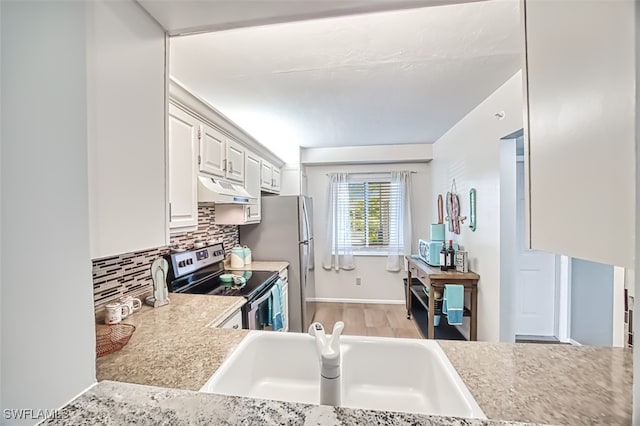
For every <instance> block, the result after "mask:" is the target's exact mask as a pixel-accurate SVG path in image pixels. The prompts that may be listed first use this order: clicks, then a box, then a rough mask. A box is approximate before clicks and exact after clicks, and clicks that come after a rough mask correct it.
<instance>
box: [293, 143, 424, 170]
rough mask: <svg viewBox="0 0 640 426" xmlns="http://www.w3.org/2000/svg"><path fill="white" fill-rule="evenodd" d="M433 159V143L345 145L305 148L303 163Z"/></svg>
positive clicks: (301, 155)
mask: <svg viewBox="0 0 640 426" xmlns="http://www.w3.org/2000/svg"><path fill="white" fill-rule="evenodd" d="M432 159H433V146H432V145H431V144H426V143H422V144H402V145H369V146H343V147H334V148H303V149H301V150H300V162H301V163H302V164H310V165H311V164H316V165H319V164H374V163H385V164H388V163H404V162H406V161H412V162H415V163H418V162H429V161H431V160H432Z"/></svg>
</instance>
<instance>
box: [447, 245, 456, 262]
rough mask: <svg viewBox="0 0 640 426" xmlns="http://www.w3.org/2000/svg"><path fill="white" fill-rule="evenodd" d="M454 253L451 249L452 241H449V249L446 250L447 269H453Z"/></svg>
mask: <svg viewBox="0 0 640 426" xmlns="http://www.w3.org/2000/svg"><path fill="white" fill-rule="evenodd" d="M455 259H456V252H455V250H454V249H453V240H449V249H448V250H447V269H455V267H456V260H455Z"/></svg>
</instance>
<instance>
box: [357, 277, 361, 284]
mask: <svg viewBox="0 0 640 426" xmlns="http://www.w3.org/2000/svg"><path fill="white" fill-rule="evenodd" d="M361 284H362V278H360V277H356V285H361Z"/></svg>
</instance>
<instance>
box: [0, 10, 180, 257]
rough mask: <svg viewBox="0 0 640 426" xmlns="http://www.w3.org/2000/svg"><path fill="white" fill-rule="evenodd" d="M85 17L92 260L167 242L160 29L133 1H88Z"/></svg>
mask: <svg viewBox="0 0 640 426" xmlns="http://www.w3.org/2000/svg"><path fill="white" fill-rule="evenodd" d="M3 7H4V4H3ZM86 18H87V24H88V25H87V34H86V40H83V41H82V43H85V42H86V63H87V84H86V86H87V107H86V110H87V122H88V128H87V149H88V176H89V188H88V191H89V226H90V246H91V258H93V259H97V258H102V257H106V256H114V255H118V254H122V253H129V252H134V251H139V250H146V249H151V248H155V247H161V246H164V245H166V244H167V243H168V239H167V236H168V233H167V212H168V206H167V194H166V145H165V121H166V115H167V110H166V99H165V96H166V92H165V88H166V81H165V34H164V30H163V29H162V28H161V27H160V26H159V25H158V24H157V23H156V22H155V21H154V20H153V19H152V18H151V17H149V15H148V14H147V13H146V12H145V11H144V10H143V9H142V8H141V7H140V6H139V5H138V4H137V3H135V2H104V1H100V2H87V3H86ZM79 42H80V41H79ZM52 84H55V82H53V81H52ZM83 120H84V118H83Z"/></svg>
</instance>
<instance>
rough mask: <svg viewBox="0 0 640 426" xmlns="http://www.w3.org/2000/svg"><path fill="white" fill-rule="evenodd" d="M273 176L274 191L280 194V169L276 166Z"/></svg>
mask: <svg viewBox="0 0 640 426" xmlns="http://www.w3.org/2000/svg"><path fill="white" fill-rule="evenodd" d="M272 176H273V177H272V182H273V183H272V189H273V190H274V191H275V192H280V169H279V168H277V167H275V166H274V167H273V173H272Z"/></svg>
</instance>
